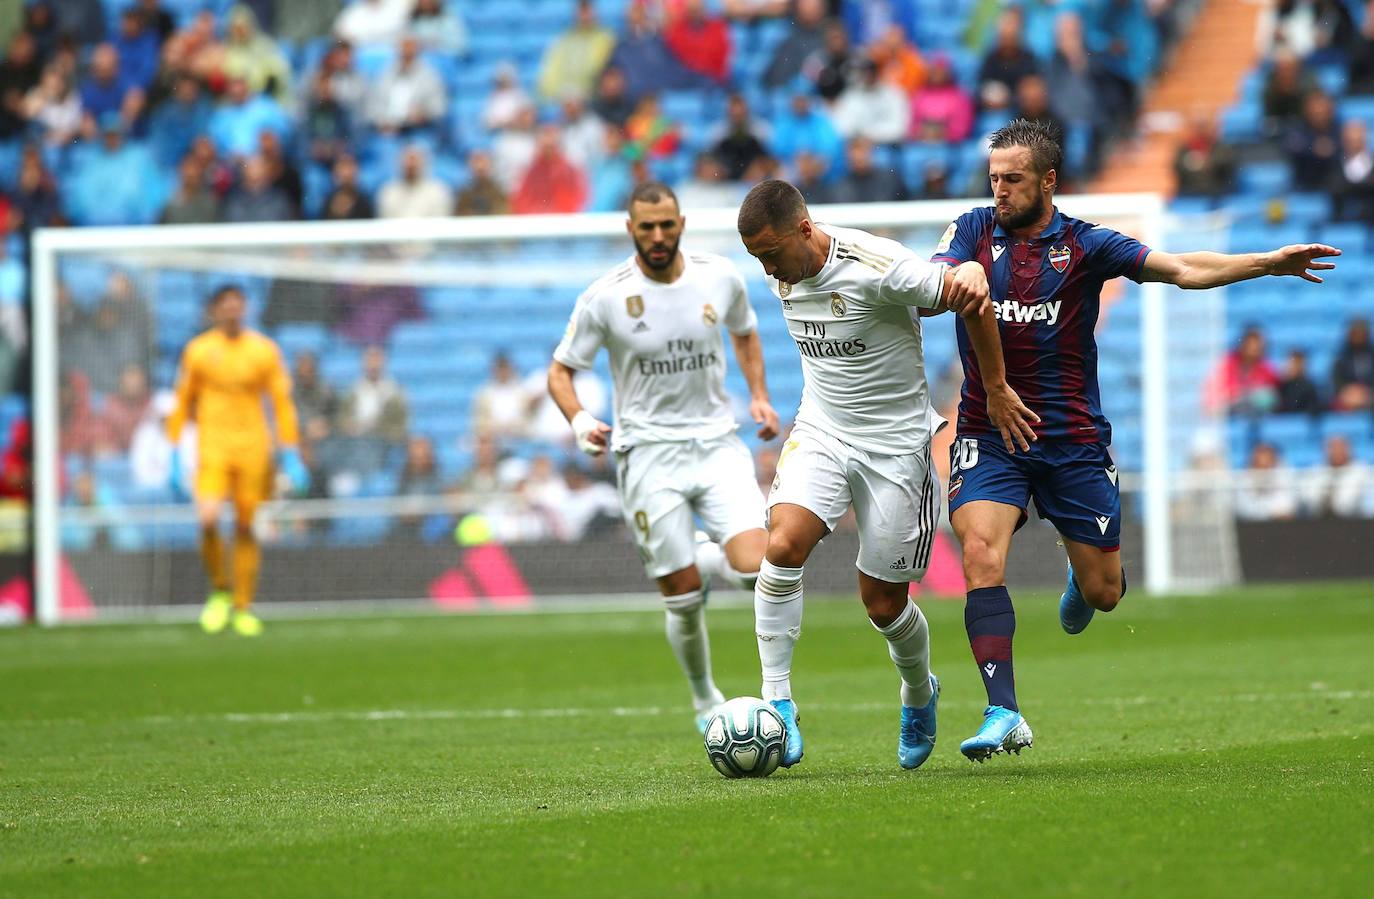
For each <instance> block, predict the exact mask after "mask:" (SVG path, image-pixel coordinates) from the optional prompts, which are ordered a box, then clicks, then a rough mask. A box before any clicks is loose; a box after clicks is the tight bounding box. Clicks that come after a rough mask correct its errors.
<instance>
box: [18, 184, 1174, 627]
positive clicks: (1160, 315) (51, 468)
mask: <svg viewBox="0 0 1374 899" xmlns="http://www.w3.org/2000/svg"><path fill="white" fill-rule="evenodd" d="M983 202H985V201H984V200H980V199H962V200H934V201H916V202H908V203H873V204H842V205H828V206H818V207H816V208H815V209H814V210H813V212H814V214H815V217H816V218H817V219H818V220H822V221H827V222H832V223H834V224H836V225H841V226H850V225H852V226H856V227H866V228H882V227H911V226H913V225H918V224H926V225H932V226H938V225H941V224H945V223H947V222H951V221H953V220H954V219H955V218H957V217H958V216H959V215H961V214H963V213H964V212H967V211H968V210H969V209H970V208H971V207H973V206H976V205H979V204H981V203H983ZM1056 203H1057V205H1058V206H1060V208H1062V209H1063V210H1064V211H1065V212H1067V213H1069V214H1071V215H1074V216H1076V217H1078V218H1083V219H1087V220H1097V219H1102V218H1112V217H1122V216H1128V217H1130V218H1132V219H1134V220H1136V221H1138V222H1140V229H1139V233H1138V235H1137V236H1138V237H1139V238H1140V239H1142V240H1143V241H1144V242H1146V243H1147V244H1148V245H1149V246H1154V247H1159V246H1162V245H1163V243H1164V239H1165V237H1166V234H1165V201H1164V198H1163V197H1161V196H1159V195H1157V194H1148V193H1134V194H1079V195H1069V196H1064V197H1060V198H1058V199H1057V200H1056ZM736 213H737V210H735V209H733V208H718V209H692V210H688V215H689V222H690V225H691V227H693V228H694V229H697V228H703V227H704V228H705V229H709V230H712V231H717V232H719V231H724V230H727V229H733V228H734V226H735V217H736ZM624 228H625V217H624V215H623V214H621V213H614V212H609V213H584V214H575V215H530V216H490V217H480V218H456V217H455V218H441V219H403V220H394V219H393V220H386V221H380V220H375V219H374V220H367V221H348V222H281V223H262V224H246V225H178V226H153V227H128V228H42V229H38V230H37V231H35V232H34V234H33V237H32V244H31V254H32V277H33V282H32V283H33V291H32V297H33V353H32V366H33V424H34V428H33V437H34V465H33V471H34V503H33V514H34V585H35V591H34V592H35V597H34V599H35V603H34V608H35V612H36V616H37V620H38V622H39V623H40V624H44V625H52V624H57V623H59V622H60V621H61V612H60V601H59V599H60V596H59V589H60V586H59V585H60V575H59V572H60V553H61V546H60V529H59V519H60V514H61V513H60V503H61V497H60V496H59V490H58V484H59V477H58V473H59V466H60V465H61V460H60V453H59V433H58V431H59V425H58V423H59V418H60V415H59V396H58V381H59V368H58V367H59V359H58V332H57V327H58V323H57V314H56V313H57V258H58V255H59V254H62V253H81V252H87V253H97V252H101V251H113V252H117V251H131V250H140V251H144V252H146V251H149V250H157V249H191V248H214V249H248V248H262V247H272V246H288V245H290V246H303V247H310V246H326V245H333V246H337V245H340V244H353V245H369V244H383V243H385V244H394V243H397V242H398V239H397V235H398V234H403V235H405V240H406V241H414V242H416V243H439V242H443V243H464V242H466V243H471V242H488V241H493V240H503V239H505V240H511V239H519V238H530V237H546V238H552V239H569V238H579V237H606V236H616V235H620V234H622V233H623V232H624ZM919 249H921V250H922V252H924V251H925V249H926V248H919ZM1141 291H1142V311H1141V384H1142V390H1143V395H1142V398H1141V400H1142V410H1143V412H1142V414H1143V421H1142V427H1143V435H1144V436H1143V441H1144V442H1143V460H1144V464H1143V471H1142V475H1143V479H1142V481H1143V488H1144V496H1145V500H1144V509H1143V521H1144V536H1145V589H1146V591H1147V592H1148V593H1150V594H1154V595H1159V594H1166V593H1169V592H1171V590H1173V589H1174V588H1175V586H1176V585H1175V583H1174V580H1173V577H1172V570H1173V569H1172V550H1173V547H1172V542H1171V537H1172V535H1171V532H1170V521H1169V478H1170V474H1169V447H1170V433H1169V425H1170V422H1169V408H1168V394H1167V382H1168V365H1169V359H1168V342H1167V333H1166V328H1167V318H1166V310H1165V307H1164V302H1165V291H1164V285H1162V284H1157V283H1146V284H1144V285H1142V286H1141Z"/></svg>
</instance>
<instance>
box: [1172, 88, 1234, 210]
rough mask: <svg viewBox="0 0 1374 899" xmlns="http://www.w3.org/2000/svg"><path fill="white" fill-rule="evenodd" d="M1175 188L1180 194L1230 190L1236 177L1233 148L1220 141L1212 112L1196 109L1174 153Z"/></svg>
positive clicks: (1213, 194)
mask: <svg viewBox="0 0 1374 899" xmlns="http://www.w3.org/2000/svg"><path fill="white" fill-rule="evenodd" d="M1174 176H1175V178H1176V187H1175V190H1176V191H1177V192H1178V193H1179V194H1180V195H1181V196H1202V197H1219V196H1221V195H1222V194H1226V193H1229V192H1230V191H1231V188H1232V185H1233V184H1234V182H1235V177H1236V151H1235V150H1234V149H1233V148H1232V147H1231V146H1230V145H1229V144H1225V143H1222V141H1221V128H1220V127H1219V125H1218V123H1217V119H1216V117H1215V116H1214V115H1212V114H1210V113H1208V112H1207V111H1206V110H1205V109H1201V108H1199V109H1197V110H1194V111H1193V114H1192V115H1191V116H1189V118H1188V124H1187V125H1186V127H1185V130H1184V132H1183V134H1182V135H1181V136H1180V138H1179V142H1178V149H1177V150H1176V151H1175V153H1174Z"/></svg>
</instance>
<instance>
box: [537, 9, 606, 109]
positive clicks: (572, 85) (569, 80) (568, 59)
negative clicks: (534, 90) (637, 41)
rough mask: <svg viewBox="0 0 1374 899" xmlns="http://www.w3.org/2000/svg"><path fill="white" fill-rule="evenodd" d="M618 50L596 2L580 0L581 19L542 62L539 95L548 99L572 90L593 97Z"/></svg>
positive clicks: (560, 96) (578, 11) (579, 94)
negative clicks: (598, 79) (601, 76)
mask: <svg viewBox="0 0 1374 899" xmlns="http://www.w3.org/2000/svg"><path fill="white" fill-rule="evenodd" d="M614 49H615V35H614V34H612V33H611V32H610V30H608V29H607V28H606V27H604V26H603V25H602V24H601V23H600V22H598V21H597V19H596V4H594V3H592V2H591V0H579V2H578V4H577V20H576V21H575V22H574V23H573V25H572V27H571V28H569V29H568V30H567V31H565V32H563V33H562V34H560V35H559V36H558V37H557V38H556V39H555V40H554V41H553V43H551V44H549V46H548V48H547V49H546V50H545V51H544V59H543V61H542V62H541V63H540V64H539V95H540V97H542V98H543V99H544V101H545V102H551V101H554V100H558V99H560V98H562V97H565V96H567V94H569V93H572V94H575V95H577V96H579V97H582V98H584V99H586V98H589V97H591V95H592V88H593V87H594V86H595V85H596V83H597V76H598V75H599V74H601V71H602V69H604V68H605V66H606V62H607V60H609V59H610V57H611V52H612V51H613V50H614Z"/></svg>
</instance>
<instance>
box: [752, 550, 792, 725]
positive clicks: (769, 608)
mask: <svg viewBox="0 0 1374 899" xmlns="http://www.w3.org/2000/svg"><path fill="white" fill-rule="evenodd" d="M801 580H802V569H800V568H783V567H781V566H778V565H774V564H773V563H772V562H769V561H768V560H767V559H764V560H763V564H761V565H760V566H759V578H758V583H757V584H756V585H755V586H754V631H755V633H756V634H757V635H758V640H759V663H760V664H761V665H762V666H763V698H764V699H765V700H770V699H791V698H792V651H793V649H795V648H796V645H797V640H798V639H799V638H800V637H801V622H802V587H801Z"/></svg>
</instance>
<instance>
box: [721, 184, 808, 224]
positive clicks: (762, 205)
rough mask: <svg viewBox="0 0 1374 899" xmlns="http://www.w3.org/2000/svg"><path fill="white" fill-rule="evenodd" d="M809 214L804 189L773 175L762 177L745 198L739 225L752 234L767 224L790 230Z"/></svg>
mask: <svg viewBox="0 0 1374 899" xmlns="http://www.w3.org/2000/svg"><path fill="white" fill-rule="evenodd" d="M804 218H806V200H805V199H804V198H803V197H802V195H801V191H799V190H797V189H796V188H795V187H793V186H792V185H791V184H788V183H787V182H786V181H780V180H778V179H776V178H770V179H768V180H767V181H760V182H759V183H758V184H755V185H754V187H753V189H752V190H750V191H749V194H748V195H747V196H746V197H745V198H744V202H743V203H741V204H740V207H739V218H738V219H737V220H736V225H737V227H738V228H739V233H740V234H741V235H743V236H744V237H752V236H753V235H755V234H758V233H759V232H760V231H762V230H763V229H764V228H772V229H773V230H774V231H788V230H791V229H792V228H793V227H795V226H796V224H797V223H798V222H800V221H801V220H802V219H804Z"/></svg>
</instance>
